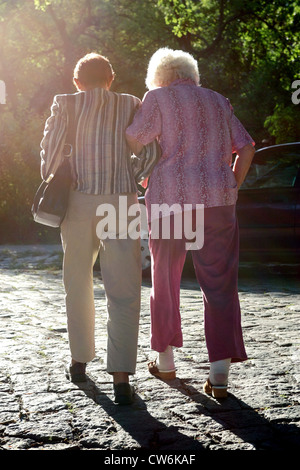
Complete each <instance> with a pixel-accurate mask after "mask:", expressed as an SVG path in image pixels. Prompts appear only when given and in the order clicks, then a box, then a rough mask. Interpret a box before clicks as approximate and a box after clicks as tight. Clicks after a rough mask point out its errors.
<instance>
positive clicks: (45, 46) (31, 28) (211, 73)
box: [0, 0, 300, 244]
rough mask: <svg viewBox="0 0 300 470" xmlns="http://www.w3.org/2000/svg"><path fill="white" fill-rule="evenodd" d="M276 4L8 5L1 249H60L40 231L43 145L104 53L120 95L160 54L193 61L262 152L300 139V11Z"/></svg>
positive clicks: (0, 16) (23, 1)
mask: <svg viewBox="0 0 300 470" xmlns="http://www.w3.org/2000/svg"><path fill="white" fill-rule="evenodd" d="M297 3H298V2H296V1H291V0H286V1H283V0H273V1H264V0H260V1H255V0H244V1H238V0H231V1H226V0H223V1H222V0H203V1H198V0H173V1H171V0H153V1H152V0H10V1H7V0H0V80H3V81H4V82H5V84H6V91H7V97H6V104H0V243H2V244H3V243H38V242H49V243H50V242H58V241H59V233H58V231H57V230H54V229H47V228H43V227H42V226H39V225H38V224H35V223H34V222H33V221H32V217H31V212H30V208H31V204H32V199H33V196H34V193H35V191H36V189H37V186H38V184H39V183H40V174H39V151H40V148H39V144H40V141H41V138H42V133H43V129H44V124H45V120H46V118H47V117H48V116H49V113H50V106H51V103H52V99H53V96H54V95H55V94H57V93H72V92H74V91H75V89H74V87H73V84H72V72H73V68H74V65H75V63H76V62H77V60H78V59H79V58H80V57H81V56H82V55H84V54H85V53H87V52H91V51H96V52H99V53H101V54H103V55H106V56H107V57H109V59H110V61H111V62H112V64H113V67H114V69H115V72H116V74H117V77H116V80H115V82H114V85H113V90H114V91H119V92H124V93H132V94H135V95H136V96H139V97H140V98H142V97H143V95H144V93H145V91H146V89H145V82H144V80H145V74H146V69H147V63H148V60H149V58H150V56H151V55H152V53H153V52H154V51H155V50H156V49H158V48H159V47H163V46H169V47H172V48H180V49H184V50H187V51H188V52H191V53H192V54H193V55H194V57H195V58H196V59H197V60H198V61H199V69H200V73H201V83H202V86H204V87H207V88H213V89H215V90H216V91H218V92H220V93H222V94H224V95H225V96H227V97H228V98H229V99H230V101H231V103H232V105H233V106H234V109H235V113H236V114H237V116H238V117H239V118H240V119H241V121H242V122H243V123H244V125H245V127H246V128H247V129H248V131H249V132H250V134H251V135H252V136H253V138H254V139H255V140H256V142H257V147H261V146H262V145H263V144H262V141H263V140H265V141H267V143H281V142H291V141H295V140H299V136H300V127H299V126H300V124H299V117H298V114H299V107H297V105H295V104H293V103H292V101H291V95H292V92H293V91H294V90H292V89H291V84H292V82H293V81H294V80H297V79H299V78H300V66H299V56H300V54H299V52H300V50H299V47H300V46H299V44H300V41H299V31H300V7H299V6H297Z"/></svg>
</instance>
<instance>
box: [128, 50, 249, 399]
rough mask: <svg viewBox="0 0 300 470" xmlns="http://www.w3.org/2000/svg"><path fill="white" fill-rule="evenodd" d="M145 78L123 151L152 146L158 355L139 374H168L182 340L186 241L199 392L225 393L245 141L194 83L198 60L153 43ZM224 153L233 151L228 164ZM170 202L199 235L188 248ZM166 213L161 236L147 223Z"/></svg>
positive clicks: (234, 122)
mask: <svg viewBox="0 0 300 470" xmlns="http://www.w3.org/2000/svg"><path fill="white" fill-rule="evenodd" d="M146 84H147V86H148V88H149V90H150V91H148V92H147V93H146V95H145V96H144V99H143V102H142V106H141V108H140V109H139V111H138V112H137V113H136V115H135V118H134V121H133V123H132V125H131V126H130V127H129V128H128V129H127V131H126V132H127V138H128V142H129V143H130V145H131V148H132V150H133V151H135V152H137V153H138V152H139V151H140V150H141V148H142V146H143V145H146V144H148V143H150V142H153V141H155V140H157V141H158V142H159V143H160V146H161V150H162V156H161V159H160V161H159V162H158V163H157V165H156V166H155V167H154V170H153V172H152V174H151V177H150V181H149V186H148V189H147V192H146V207H147V212H148V221H149V229H150V238H149V243H150V245H149V246H150V252H151V258H152V295H151V304H150V305H151V328H152V336H151V346H152V349H153V350H155V351H157V352H158V357H157V359H156V360H155V361H153V362H151V363H150V364H149V371H150V373H151V374H153V375H155V376H158V377H160V378H165V379H170V378H174V377H175V363H174V357H173V347H181V346H182V330H181V318H180V310H179V292H180V279H181V273H182V269H183V264H184V260H185V257H186V250H187V247H192V248H191V254H192V258H193V263H194V267H195V272H196V276H197V279H198V282H199V284H200V287H201V289H202V292H203V301H204V317H205V335H206V343H207V348H208V356H209V361H210V373H209V377H208V380H207V381H206V383H205V385H204V390H205V392H207V393H212V394H214V395H215V396H226V394H227V381H228V373H229V366H230V364H231V363H232V362H237V361H244V360H245V359H246V352H245V348H244V343H243V336H242V330H241V318H240V317H241V315H240V305H239V298H238V291H237V276H238V253H239V242H238V225H237V219H236V210H235V204H236V200H237V196H238V188H239V187H240V185H241V184H242V182H243V180H244V178H245V175H246V173H247V171H248V169H249V166H250V164H251V161H252V158H253V155H254V142H253V139H252V138H251V137H250V135H249V134H248V133H247V131H246V130H245V129H244V127H243V126H242V124H241V123H240V121H239V120H238V119H237V117H236V116H235V115H234V113H233V109H232V107H231V105H230V102H229V100H228V99H226V98H225V97H223V96H222V95H220V94H219V93H216V92H215V91H213V90H210V89H206V88H203V87H201V86H199V71H198V66H197V63H196V61H195V60H194V58H193V57H192V56H191V55H190V54H187V53H185V52H183V51H173V50H170V49H168V48H162V49H159V50H158V51H157V52H156V53H155V54H154V55H153V56H152V58H151V60H150V63H149V67H148V73H147V79H146ZM233 153H236V155H237V157H236V160H235V163H234V166H233V169H231V163H232V154H233ZM157 208H160V209H161V210H160V211H158V210H157ZM171 208H172V210H173V212H176V210H177V212H179V215H181V216H184V217H183V218H184V219H186V218H187V216H188V215H189V216H190V217H191V220H192V221H193V220H194V223H195V225H194V227H196V230H195V229H194V230H192V231H191V235H193V234H194V235H195V234H196V235H199V236H198V244H196V245H195V243H190V244H189V242H192V241H193V240H192V238H191V236H188V237H187V236H186V233H183V231H182V236H179V235H180V233H178V230H179V231H180V229H181V227H180V224H179V222H182V220H181V218H180V217H179V218H178V214H176V213H174V214H172V213H171ZM197 208H199V211H200V213H199V214H198V213H197ZM202 208H203V212H204V214H203V213H201V209H202ZM154 209H155V211H154ZM168 209H169V211H168ZM181 211H182V213H181V214H180V212H181ZM154 212H155V213H154ZM168 212H169V213H168ZM198 215H199V217H198ZM203 215H204V227H203V224H202V220H203ZM197 217H198V221H197ZM166 218H167V224H165V225H169V227H170V236H163V232H162V228H157V226H158V225H159V224H158V223H157V221H158V220H159V222H160V223H161V225H162V226H163V222H165V219H166ZM154 229H155V230H154ZM197 229H198V232H199V233H197ZM172 230H173V231H172ZM154 232H155V233H154ZM196 238H197V237H196ZM203 238H204V244H203V246H202V241H203Z"/></svg>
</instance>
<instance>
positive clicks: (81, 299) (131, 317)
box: [61, 191, 141, 374]
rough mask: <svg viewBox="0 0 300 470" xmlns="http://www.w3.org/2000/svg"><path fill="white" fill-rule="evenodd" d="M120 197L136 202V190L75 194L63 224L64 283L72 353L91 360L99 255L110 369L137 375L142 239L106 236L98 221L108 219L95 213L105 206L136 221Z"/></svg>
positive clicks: (76, 358)
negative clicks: (120, 202) (95, 286)
mask: <svg viewBox="0 0 300 470" xmlns="http://www.w3.org/2000/svg"><path fill="white" fill-rule="evenodd" d="M119 196H122V200H123V202H124V196H126V202H127V207H129V206H130V205H132V204H135V203H137V196H136V194H127V195H123V194H122V195H118V194H113V195H108V196H106V195H96V196H94V195H88V194H83V193H79V192H77V191H72V192H71V194H70V200H69V207H68V212H67V215H66V218H65V219H64V221H63V223H62V227H61V238H62V245H63V251H64V261H63V281H64V286H65V292H66V311H67V322H68V335H69V345H70V351H71V356H72V358H73V359H74V360H75V361H78V362H84V363H85V362H89V361H91V360H92V359H93V358H94V357H95V304H94V285H93V283H94V279H93V266H94V263H95V261H96V259H97V256H98V254H100V266H101V274H102V280H103V283H104V288H105V293H106V300H107V372H108V373H110V374H111V373H113V372H128V373H129V374H133V373H134V372H135V367H136V356H137V340H138V328H139V314H140V292H141V251H140V240H139V238H137V239H133V238H132V237H130V236H127V238H122V239H119V238H118V233H116V235H117V238H116V239H114V238H112V235H111V234H110V237H109V238H107V239H105V235H103V234H104V231H103V228H102V227H101V226H100V225H101V224H100V223H99V222H101V221H102V222H103V221H104V217H103V216H102V217H101V216H97V215H96V211H97V208H98V207H99V206H101V207H102V208H106V209H107V208H108V209H110V208H114V209H115V215H116V219H117V220H118V221H119V220H123V222H124V221H125V223H126V219H127V218H128V221H130V219H131V220H132V217H131V218H130V217H127V214H126V211H124V205H123V209H122V210H121V211H120V210H119V201H120V199H119ZM104 204H106V205H108V206H103V205H104ZM102 213H103V210H102ZM111 213H113V211H112V212H111ZM106 214H107V213H106ZM103 225H104V224H103ZM117 230H118V227H117ZM99 237H101V238H102V239H101V238H99Z"/></svg>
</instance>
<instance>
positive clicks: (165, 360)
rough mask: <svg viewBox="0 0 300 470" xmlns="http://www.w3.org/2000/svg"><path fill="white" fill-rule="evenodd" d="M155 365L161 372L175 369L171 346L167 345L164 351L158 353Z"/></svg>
mask: <svg viewBox="0 0 300 470" xmlns="http://www.w3.org/2000/svg"><path fill="white" fill-rule="evenodd" d="M156 365H157V367H158V369H159V370H160V371H161V372H168V371H173V370H174V369H175V364H174V354H173V347H172V346H168V347H167V349H166V350H165V351H164V352H160V353H158V358H157V359H156Z"/></svg>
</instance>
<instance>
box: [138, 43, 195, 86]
mask: <svg viewBox="0 0 300 470" xmlns="http://www.w3.org/2000/svg"><path fill="white" fill-rule="evenodd" d="M180 78H190V79H192V80H193V81H194V82H195V83H196V85H199V84H200V75H199V69H198V64H197V61H196V60H195V59H194V57H193V56H192V55H191V54H189V53H188V52H184V51H180V50H173V49H169V48H168V47H163V48H161V49H158V50H157V51H156V52H155V53H154V54H153V56H152V57H151V59H150V61H149V65H148V70H147V76H146V85H147V88H148V89H149V90H151V89H153V88H158V87H163V86H168V85H169V84H170V83H172V82H173V81H174V80H178V79H180Z"/></svg>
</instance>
